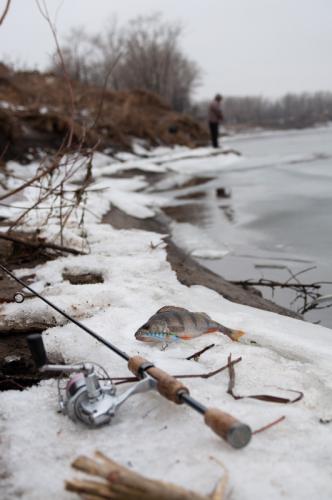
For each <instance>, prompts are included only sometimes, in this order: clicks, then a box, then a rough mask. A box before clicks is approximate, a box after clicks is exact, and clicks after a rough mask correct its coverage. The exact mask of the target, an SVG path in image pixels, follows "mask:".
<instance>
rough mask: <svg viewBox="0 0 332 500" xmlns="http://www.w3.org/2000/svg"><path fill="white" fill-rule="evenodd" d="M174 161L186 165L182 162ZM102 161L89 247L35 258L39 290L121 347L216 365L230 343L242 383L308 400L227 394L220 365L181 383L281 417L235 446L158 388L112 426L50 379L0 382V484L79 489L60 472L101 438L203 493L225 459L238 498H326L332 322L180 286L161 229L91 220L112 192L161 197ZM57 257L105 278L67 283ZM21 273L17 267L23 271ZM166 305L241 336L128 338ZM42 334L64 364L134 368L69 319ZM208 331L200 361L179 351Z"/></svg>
mask: <svg viewBox="0 0 332 500" xmlns="http://www.w3.org/2000/svg"><path fill="white" fill-rule="evenodd" d="M169 154H170V155H171V154H172V152H169ZM186 154H187V155H188V152H185V151H183V155H184V156H185V155H186ZM154 159H155V158H154ZM224 159H225V164H226V163H228V162H229V161H230V160H229V158H227V157H226V158H219V168H224V167H225V165H224V164H223V160H224ZM233 160H234V161H237V160H236V159H235V158H234V159H233ZM128 161H133V159H128ZM188 161H189V160H188ZM190 161H192V160H190ZM213 161H216V160H213ZM183 162H184V163H185V160H183ZM142 164H143V162H142ZM147 164H149V162H148V161H147ZM170 165H171V163H170V164H167V168H170ZM175 165H176V169H178V170H179V171H180V172H181V162H179V161H177V162H174V164H173V166H174V168H175ZM173 166H172V168H173ZM104 167H105V168H107V165H104ZM102 168H103V167H100V169H101V171H102ZM143 168H144V166H143ZM190 168H192V165H191V167H190ZM101 171H100V172H99V173H98V168H96V172H95V176H96V182H98V183H99V184H98V185H97V188H98V191H94V190H93V186H91V192H90V193H89V199H88V205H87V206H88V208H89V210H90V211H91V213H90V212H87V219H88V220H87V224H86V227H85V229H86V231H87V238H88V242H89V248H90V253H89V255H84V256H75V257H72V256H71V257H63V258H60V259H57V260H55V261H52V262H48V263H46V264H44V265H42V266H39V267H38V269H37V270H36V281H37V283H36V286H37V287H38V289H39V290H44V291H43V293H45V295H47V297H49V298H50V299H51V300H53V301H54V302H55V303H56V304H58V305H59V306H60V307H62V308H64V309H65V310H66V311H67V312H69V313H70V314H73V315H74V316H75V317H78V318H80V319H82V320H83V321H84V323H85V324H86V325H88V326H89V327H90V328H93V329H94V330H95V331H97V332H98V333H99V334H100V335H102V336H104V337H105V338H107V339H109V340H110V341H111V342H113V343H115V344H116V345H117V346H118V347H119V348H120V349H122V350H125V351H126V352H128V353H129V354H131V355H133V354H137V353H139V354H141V355H143V356H145V357H148V358H149V359H151V360H152V361H154V362H155V363H156V364H157V365H158V366H160V367H162V368H165V369H167V370H168V371H169V372H170V373H179V372H183V373H200V372H202V371H210V370H213V369H216V368H218V367H220V366H222V365H223V364H225V362H226V360H227V356H228V355H229V353H232V355H233V356H234V357H235V356H242V362H241V363H239V364H238V365H236V368H235V369H236V374H237V385H236V391H237V392H238V393H239V394H241V395H245V394H261V393H265V394H266V393H267V394H273V395H281V396H286V397H287V396H289V395H291V394H292V393H289V392H287V391H286V390H287V389H291V390H299V391H303V393H304V398H303V400H301V401H299V402H297V403H295V404H294V405H279V404H274V403H268V402H263V401H257V400H253V399H243V400H239V401H235V400H234V399H232V398H231V396H229V395H228V394H227V393H226V391H227V384H228V377H227V374H226V372H223V373H221V374H219V375H217V376H216V377H213V378H210V379H207V380H202V379H194V380H191V381H190V382H188V386H189V387H190V389H191V391H192V394H193V396H195V397H197V399H199V400H200V401H202V403H205V404H206V405H208V406H216V407H219V408H222V409H224V410H225V411H228V412H230V413H232V414H234V415H235V416H237V417H238V418H239V419H241V420H242V421H244V422H246V423H248V424H250V425H251V426H252V428H253V429H254V430H255V429H257V428H259V427H261V426H263V425H265V424H267V423H269V422H271V421H273V420H275V419H277V418H278V417H280V416H282V415H285V416H286V419H285V420H284V421H283V422H281V423H280V424H279V425H277V426H275V427H272V428H271V429H269V430H267V431H265V432H262V433H260V434H257V435H256V436H254V437H253V440H252V442H251V443H250V444H249V445H248V447H246V448H244V449H242V450H233V449H231V448H230V447H229V446H228V445H226V444H225V443H224V442H223V441H221V440H220V439H219V438H217V437H216V436H215V435H214V434H212V433H211V431H210V430H209V429H208V428H207V427H205V426H204V424H203V421H202V419H201V417H200V416H198V415H197V414H195V413H194V412H192V411H191V410H190V409H188V408H186V407H176V406H175V405H172V404H171V403H169V402H167V401H166V400H164V399H162V398H161V397H159V396H158V395H157V394H153V393H148V394H143V395H137V396H135V398H132V399H130V400H129V401H128V402H127V403H126V405H124V406H123V407H122V408H121V409H120V411H119V413H118V415H117V417H116V418H115V419H114V421H113V422H112V424H111V425H110V426H107V427H104V428H102V429H98V430H89V429H86V428H84V427H83V426H81V425H77V424H74V423H73V422H71V421H70V420H68V419H67V418H66V417H64V416H62V415H61V414H58V413H57V412H56V397H57V393H56V382H55V381H54V380H48V381H44V382H42V383H41V384H40V385H39V386H38V387H33V388H31V389H28V390H25V391H24V392H18V391H7V392H3V393H1V394H0V405H1V410H0V417H1V420H0V428H1V442H0V453H1V459H0V463H1V466H2V467H3V469H4V480H3V485H2V488H3V491H4V493H3V495H2V496H3V497H4V498H6V499H7V498H8V499H11V498H16V497H18V496H22V497H23V498H26V499H31V500H35V499H45V498H68V499H69V498H75V496H74V495H72V494H69V493H65V492H64V490H63V481H64V479H65V478H68V477H70V476H72V475H73V474H72V472H71V471H70V469H69V464H70V462H71V461H72V460H73V459H74V458H75V457H76V456H77V455H78V454H80V453H87V454H92V453H93V451H94V450H95V449H96V448H98V449H101V450H102V451H103V452H105V453H106V454H108V455H110V456H111V457H112V458H114V459H115V460H118V461H119V462H122V463H124V464H128V463H131V464H132V466H133V468H134V469H135V470H137V471H139V472H141V473H143V474H145V475H147V476H150V477H157V478H164V479H166V480H168V481H174V482H178V483H179V484H183V485H185V486H188V487H190V488H196V489H197V490H200V491H210V490H211V488H212V486H213V484H214V483H215V481H216V479H217V477H219V476H220V475H222V474H223V471H222V468H221V467H220V465H219V464H218V460H219V461H221V462H222V463H223V464H224V465H225V467H226V468H227V470H228V472H229V475H230V489H231V491H232V496H234V498H236V499H240V500H242V499H243V500H249V499H250V500H251V499H252V498H258V499H260V498H269V499H279V498H281V497H285V498H287V499H294V500H295V499H298V498H301V500H302V499H308V500H309V499H310V500H311V499H312V498H316V497H318V496H319V497H320V498H321V499H324V500H325V499H326V500H327V499H328V498H330V497H331V495H332V479H331V471H330V467H331V459H330V450H331V446H332V433H331V429H330V425H331V424H325V425H324V424H322V423H320V422H319V419H325V420H327V419H331V418H332V407H331V396H332V382H331V371H332V370H331V366H332V364H331V362H332V350H331V344H332V336H331V335H332V332H331V330H329V329H326V328H322V327H320V326H317V325H312V324H310V323H305V322H300V321H297V320H293V319H290V318H286V317H283V316H280V315H276V314H273V313H269V312H266V311H261V310H257V309H254V308H250V307H246V306H241V305H238V304H234V303H232V302H229V301H227V300H225V299H223V298H222V297H221V296H220V295H218V294H217V293H216V292H214V291H212V290H209V289H207V288H205V287H201V286H192V287H190V288H188V287H186V286H184V285H181V284H180V283H179V282H178V281H177V279H176V275H175V273H174V272H173V271H172V270H171V268H170V265H169V263H168V262H167V261H166V252H165V249H164V248H163V247H164V244H163V240H162V235H159V234H156V233H151V232H145V231H137V230H131V231H126V230H115V229H113V228H112V227H110V226H108V225H102V224H100V223H99V220H100V217H101V215H102V213H104V212H105V211H106V210H107V209H108V207H109V202H110V201H112V202H113V203H114V200H119V199H120V200H121V208H122V209H127V210H128V213H129V214H130V213H132V211H133V210H134V211H135V210H136V211H138V210H139V213H140V215H141V216H145V217H148V216H149V215H147V213H148V211H149V210H150V211H152V212H154V210H155V206H156V203H157V204H158V203H159V202H158V201H156V197H155V195H148V194H147V193H140V192H134V193H132V190H135V189H140V188H141V187H142V184H140V183H142V182H143V181H142V179H130V180H126V181H124V180H122V185H121V186H120V185H118V186H116V184H115V183H114V181H113V179H108V178H106V177H104V176H103V174H102V173H101ZM107 175H109V172H107ZM101 176H103V179H101ZM138 181H139V182H140V183H139V182H138ZM101 182H102V184H101ZM107 182H109V184H108V185H107ZM105 183H106V184H105ZM130 183H131V184H130ZM95 187H96V186H95ZM108 187H109V188H108ZM134 205H135V207H136V208H134V209H133V206H134ZM138 206H139V208H138ZM144 209H146V210H147V212H146V213H145V214H144ZM8 210H11V209H8ZM92 213H93V214H94V215H92ZM31 224H32V222H31ZM47 234H54V227H52V225H51V224H50V225H49V227H48V228H47V230H46V229H45V235H47ZM66 242H67V243H70V244H73V245H74V244H75V242H76V243H77V244H78V242H79V235H78V234H77V232H76V227H75V225H74V223H73V224H72V227H71V228H69V229H68V232H67V233H66ZM151 243H152V245H151ZM64 268H67V269H69V270H74V271H75V272H78V271H82V272H87V271H89V272H91V271H97V272H101V273H102V274H103V277H104V283H102V284H95V285H71V284H70V283H69V282H63V279H62V272H63V270H64ZM23 273H24V270H21V271H20V273H19V274H21V275H22V274H23ZM169 304H173V305H177V306H182V307H186V308H188V309H190V310H193V311H205V312H206V313H208V314H209V315H210V316H211V317H212V318H213V319H215V320H216V321H219V322H220V323H223V324H225V325H226V326H229V327H232V328H236V329H241V330H244V331H245V332H246V335H245V336H244V337H242V339H241V341H240V342H239V343H233V342H231V341H230V340H229V339H228V338H227V337H225V336H223V335H211V336H209V337H201V338H198V339H196V340H192V341H190V342H183V343H180V344H176V345H174V346H173V345H172V346H170V347H169V348H168V349H167V350H166V351H160V349H159V348H158V347H151V346H150V345H147V344H144V343H139V342H138V341H136V340H135V338H134V332H135V331H136V330H137V328H138V327H139V326H140V325H142V324H143V323H144V322H145V321H146V319H147V318H148V317H149V316H150V315H151V314H152V313H153V312H155V311H156V310H157V309H158V308H160V307H161V306H163V305H169ZM0 314H1V315H3V314H5V315H6V316H7V317H16V318H17V317H19V316H20V315H25V316H31V315H35V316H36V315H37V316H40V315H41V316H43V317H45V316H48V315H53V314H54V313H53V312H52V311H51V310H49V309H47V308H46V307H45V306H44V305H43V304H42V302H41V301H39V300H38V299H30V298H29V299H27V300H26V301H25V302H24V303H23V304H21V305H18V304H10V305H7V306H2V307H1V310H0ZM44 338H45V343H46V346H47V349H48V350H49V351H50V352H59V351H60V352H61V353H62V354H63V356H64V358H65V360H66V361H67V362H73V361H79V360H91V361H96V362H98V363H100V364H101V365H103V366H104V367H105V368H106V369H107V370H108V371H109V372H110V374H111V375H114V376H116V375H126V374H127V373H128V371H127V368H126V365H125V363H124V362H123V361H122V360H121V359H120V358H118V357H116V356H115V355H114V354H112V353H111V352H110V351H108V350H107V349H106V348H105V347H104V346H102V345H100V344H98V343H97V342H96V341H94V340H93V339H91V338H90V337H89V336H88V335H87V334H85V333H84V332H82V331H81V330H79V329H78V328H77V327H75V326H73V325H70V324H67V325H65V326H58V327H55V328H50V329H48V330H47V331H46V332H45V333H44ZM211 342H213V343H215V344H216V346H215V347H214V348H213V349H212V350H210V351H208V352H207V353H206V354H205V355H203V356H202V357H201V358H200V360H199V361H198V362H195V361H187V360H185V358H186V357H187V356H188V355H189V354H191V353H193V352H195V351H197V350H198V349H200V348H203V347H204V346H205V345H207V344H208V343H211ZM120 390H121V389H119V391H120ZM211 457H214V459H217V460H211Z"/></svg>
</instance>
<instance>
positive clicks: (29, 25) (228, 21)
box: [0, 0, 332, 98]
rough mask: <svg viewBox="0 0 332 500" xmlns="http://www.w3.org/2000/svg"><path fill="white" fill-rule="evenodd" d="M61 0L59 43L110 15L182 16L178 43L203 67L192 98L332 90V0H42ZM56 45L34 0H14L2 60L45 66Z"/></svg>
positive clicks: (0, 2) (1, 43)
mask: <svg viewBox="0 0 332 500" xmlns="http://www.w3.org/2000/svg"><path fill="white" fill-rule="evenodd" d="M61 4H62V6H61V8H60V10H59V11H58V15H57V23H56V24H57V29H58V33H59V39H60V42H61V40H62V39H63V38H64V36H65V35H66V33H68V31H69V30H70V29H71V28H72V27H75V26H84V27H85V28H86V30H87V31H89V32H91V33H96V32H100V30H102V29H103V26H104V25H105V23H106V22H107V20H108V19H111V18H112V16H113V15H116V17H117V19H118V21H119V23H120V24H122V23H124V22H125V21H127V20H128V19H131V18H133V17H135V16H137V15H146V14H151V13H155V12H161V13H162V14H163V17H164V19H165V20H167V21H170V22H173V21H174V22H175V21H180V22H181V23H182V25H183V28H184V34H183V40H182V46H183V49H184V51H185V53H186V54H187V55H188V56H189V57H190V58H191V59H193V60H195V61H196V62H197V63H198V64H199V65H200V67H201V68H202V70H203V79H202V86H201V87H200V88H199V89H198V90H197V93H196V97H197V98H205V97H210V96H212V95H214V94H215V93H216V92H222V93H224V94H226V95H246V94H249V95H264V96H271V97H276V96H279V95H282V94H284V93H286V92H288V91H290V92H302V91H316V90H332V55H331V54H332V0H62V2H61V1H60V0H47V5H48V6H49V9H50V12H51V13H52V14H53V15H54V13H55V12H56V10H57V7H58V6H59V5H61ZM4 5H5V0H0V12H2V10H3V7H4ZM53 50H54V42H53V39H52V36H51V33H50V31H49V28H48V26H47V24H46V22H45V20H43V19H42V17H41V15H40V13H39V12H38V10H37V7H36V5H35V1H34V0H12V5H11V8H10V11H9V14H8V16H7V18H6V20H5V22H4V23H3V25H2V26H1V27H0V59H9V60H11V61H12V62H19V63H24V64H25V65H26V66H27V67H38V68H40V69H43V68H44V67H45V65H46V64H47V62H48V60H49V55H50V54H51V53H52V52H53Z"/></svg>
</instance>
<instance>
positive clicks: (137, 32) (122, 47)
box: [52, 14, 200, 111]
mask: <svg viewBox="0 0 332 500" xmlns="http://www.w3.org/2000/svg"><path fill="white" fill-rule="evenodd" d="M181 35H182V28H181V26H180V25H179V24H169V23H167V22H164V21H163V19H162V18H161V16H160V15H159V14H155V15H153V16H148V17H138V18H136V19H134V20H132V21H131V22H130V23H129V25H128V26H127V27H125V28H119V27H118V25H117V23H116V21H115V20H113V21H112V22H111V24H110V25H109V26H108V28H107V29H106V30H105V32H104V33H102V34H100V35H96V36H91V35H88V34H87V33H86V32H85V31H84V30H82V29H80V30H75V31H72V32H71V34H70V35H69V37H68V38H67V41H66V44H65V46H64V47H63V48H62V53H63V56H64V58H65V61H66V67H67V68H68V71H69V72H70V74H71V77H72V78H74V79H78V80H81V81H83V82H85V83H93V84H95V85H103V83H104V81H105V76H106V75H107V74H108V73H109V68H110V67H113V66H114V61H116V60H118V59H119V54H121V57H120V59H119V61H118V63H117V65H116V67H115V68H114V69H113V71H112V73H111V75H110V78H109V80H108V87H110V88H112V89H114V90H132V89H143V90H147V91H150V92H154V93H156V94H159V95H160V96H161V97H162V98H163V99H164V100H165V101H166V102H167V103H169V104H170V105H171V106H172V107H173V108H174V109H176V110H177V111H183V110H185V109H187V108H188V107H189V104H190V98H191V95H192V92H193V90H194V88H195V87H196V86H197V84H198V83H199V78H200V70H199V68H198V66H197V65H196V63H194V62H193V61H191V60H189V59H188V58H187V57H186V56H185V55H184V54H183V52H182V50H181V49H180V38H181ZM52 69H53V70H55V71H58V70H59V63H58V61H55V63H54V64H53V68H52Z"/></svg>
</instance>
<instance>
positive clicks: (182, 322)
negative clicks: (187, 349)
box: [135, 306, 244, 345]
mask: <svg viewBox="0 0 332 500" xmlns="http://www.w3.org/2000/svg"><path fill="white" fill-rule="evenodd" d="M217 332H221V333H223V334H224V335H227V336H228V337H229V338H231V339H232V340H238V339H239V338H240V337H242V335H244V332H242V331H240V330H231V329H230V328H227V327H225V326H223V325H221V324H220V323H217V322H216V321H213V320H212V319H211V318H210V316H208V315H207V314H206V313H204V312H191V311H188V309H184V308H182V307H176V306H165V307H162V308H161V309H159V311H157V312H156V313H155V314H154V315H153V316H151V318H150V319H149V320H148V321H147V322H146V323H145V324H144V325H143V326H141V327H140V328H139V329H138V330H137V332H136V333H135V337H136V339H137V340H141V341H142V342H154V343H157V342H162V343H163V344H165V345H167V344H169V343H173V342H179V341H180V340H190V339H194V338H196V337H199V336H200V335H204V334H207V333H217Z"/></svg>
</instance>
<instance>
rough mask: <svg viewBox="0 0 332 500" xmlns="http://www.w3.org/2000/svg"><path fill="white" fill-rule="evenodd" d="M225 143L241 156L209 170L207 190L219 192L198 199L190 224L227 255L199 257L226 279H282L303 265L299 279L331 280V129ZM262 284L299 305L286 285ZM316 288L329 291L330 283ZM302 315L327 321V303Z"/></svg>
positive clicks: (330, 318)
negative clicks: (196, 212) (211, 177)
mask: <svg viewBox="0 0 332 500" xmlns="http://www.w3.org/2000/svg"><path fill="white" fill-rule="evenodd" d="M223 146H225V147H231V148H234V149H236V150H238V151H240V152H241V153H242V157H241V159H240V161H239V162H238V163H236V164H235V165H234V168H232V166H229V167H228V168H226V169H225V170H223V171H220V170H219V172H218V173H213V172H209V174H213V175H214V177H215V178H214V180H213V181H212V183H211V182H210V183H209V188H211V189H212V191H214V193H215V189H217V188H225V193H224V196H223V193H222V192H221V196H219V197H217V196H215V194H214V195H213V196H209V197H208V198H207V199H206V200H200V201H197V202H196V203H197V206H199V207H200V209H199V214H200V217H199V220H198V219H197V220H198V222H197V221H196V224H198V225H199V226H200V227H201V228H202V229H203V230H204V231H205V232H206V233H208V235H209V237H211V238H213V239H214V240H215V241H219V242H222V243H223V245H224V246H225V248H227V249H228V250H229V253H228V254H227V255H226V256H225V257H223V258H222V259H215V260H207V259H200V260H201V262H202V263H203V264H204V265H205V266H207V267H209V268H210V269H211V270H213V271H215V272H217V273H219V274H221V275H222V276H224V277H225V278H227V279H230V280H245V279H255V280H258V279H261V278H265V279H268V280H275V281H278V282H282V283H284V282H286V281H287V280H288V279H289V278H291V273H293V274H297V273H301V272H302V271H304V270H306V269H308V268H309V270H308V271H305V272H303V273H302V274H299V275H298V278H297V279H298V280H299V281H301V282H302V283H312V282H317V281H331V282H332V258H331V250H332V127H330V126H329V127H319V128H313V129H305V130H301V131H282V132H279V131H278V132H255V133H247V134H243V135H238V136H234V137H229V138H226V139H224V140H223ZM207 169H208V165H207ZM192 213H193V212H192ZM194 223H195V222H194ZM260 290H261V291H262V292H263V294H264V296H265V297H267V298H272V299H273V300H274V301H276V302H278V303H279V304H281V305H284V306H287V307H289V308H291V309H294V310H300V309H301V307H303V305H304V302H303V299H301V298H297V299H296V296H297V294H296V293H295V292H293V291H291V290H288V289H275V291H274V294H273V292H272V291H271V289H270V288H266V287H261V288H260ZM319 293H321V294H322V295H328V294H332V284H331V285H330V284H325V285H323V286H322V288H321V289H320V290H319ZM309 302H310V300H309ZM329 303H331V304H332V300H331V301H330V302H329ZM327 304H328V301H327V302H325V303H324V305H327ZM321 305H323V304H321ZM305 318H306V319H307V320H309V321H313V322H320V323H321V324H322V325H325V326H329V327H332V307H331V308H324V309H319V310H312V311H309V312H308V313H306V315H305Z"/></svg>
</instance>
